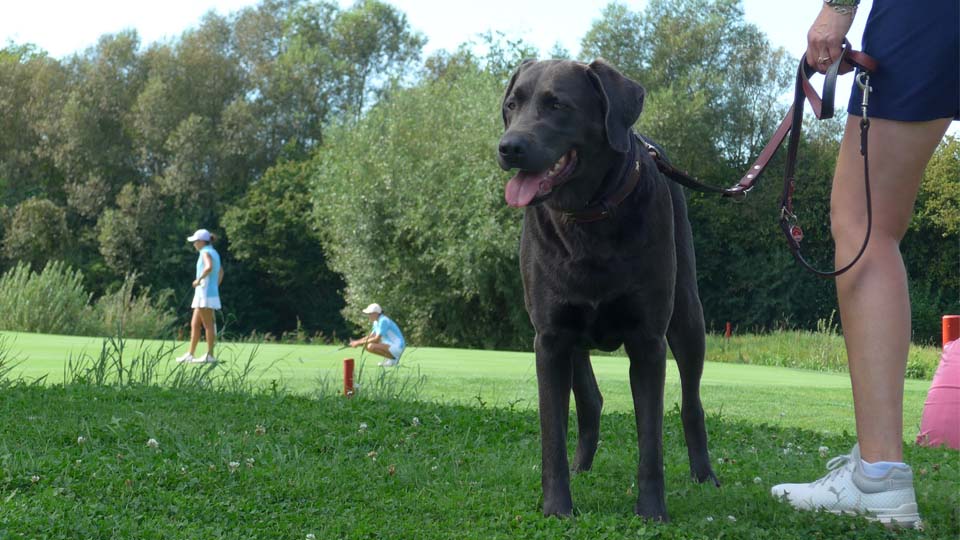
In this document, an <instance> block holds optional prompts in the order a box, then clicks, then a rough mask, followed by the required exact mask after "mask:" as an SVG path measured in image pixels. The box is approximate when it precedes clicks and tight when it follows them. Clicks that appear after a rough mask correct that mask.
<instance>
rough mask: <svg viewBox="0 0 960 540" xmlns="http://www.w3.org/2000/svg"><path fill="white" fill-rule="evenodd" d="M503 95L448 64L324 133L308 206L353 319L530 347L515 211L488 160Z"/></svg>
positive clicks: (475, 342)
mask: <svg viewBox="0 0 960 540" xmlns="http://www.w3.org/2000/svg"><path fill="white" fill-rule="evenodd" d="M502 93H503V81H501V80H499V79H497V78H496V77H493V76H490V75H489V74H485V73H481V72H478V71H475V70H473V69H471V68H470V67H469V66H466V67H462V66H461V67H459V68H456V69H455V68H450V69H449V70H448V71H446V72H445V73H444V74H443V76H442V77H441V78H439V79H437V80H435V81H431V82H430V83H428V84H425V85H423V86H420V87H417V88H414V89H410V90H398V91H397V92H395V93H393V94H391V95H390V96H389V97H388V98H387V99H385V100H383V101H381V102H380V103H378V104H377V105H376V106H375V107H374V108H373V109H372V110H370V112H369V113H368V114H367V115H365V116H364V118H363V119H362V120H361V121H360V122H358V123H357V124H355V125H348V126H341V127H338V128H333V129H331V130H330V131H329V136H328V137H327V139H326V141H325V143H324V147H323V148H322V150H321V151H320V152H319V153H318V154H317V156H316V159H315V162H314V163H315V170H316V173H315V176H314V178H313V180H314V186H313V202H314V204H315V205H316V211H317V215H318V217H319V225H320V227H319V229H320V233H321V236H322V238H321V239H322V241H323V244H324V247H325V249H326V253H327V255H328V257H329V259H328V262H329V263H330V267H331V268H332V269H333V270H334V271H336V272H338V273H340V274H341V275H343V276H344V279H345V281H346V283H347V286H346V289H345V291H344V293H345V300H346V303H347V306H348V307H347V308H346V310H345V311H344V313H345V315H346V316H347V317H348V318H349V319H351V320H355V321H356V319H357V315H358V314H359V313H360V308H361V307H363V306H365V305H366V304H368V303H370V302H378V303H380V304H381V305H383V306H384V307H385V309H386V311H387V313H389V314H390V316H391V317H394V318H395V320H396V321H397V323H398V324H399V325H400V327H401V328H403V331H404V334H405V335H406V337H407V338H408V341H409V342H413V343H420V344H426V343H429V344H431V345H439V346H453V345H456V346H459V347H479V348H499V349H503V348H529V346H530V343H531V342H532V337H533V332H532V330H531V327H530V322H529V319H528V318H527V315H526V313H525V312H524V309H523V301H522V298H523V291H522V287H521V284H520V273H519V271H518V266H519V262H518V255H517V251H518V250H517V246H518V243H519V240H518V239H519V236H520V221H521V215H522V213H521V212H520V211H517V210H515V209H512V208H508V207H507V205H506V204H504V201H503V185H504V183H505V182H506V179H507V175H506V174H505V173H504V172H503V171H501V170H500V169H499V168H498V167H497V165H496V162H495V160H494V156H495V155H496V142H497V140H498V137H499V133H500V131H501V130H502V122H501V120H500V116H499V114H498V110H499V103H500V97H501V95H502ZM436 141H443V144H442V145H438V144H437V142H436Z"/></svg>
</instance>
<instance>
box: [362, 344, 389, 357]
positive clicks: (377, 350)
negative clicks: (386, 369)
mask: <svg viewBox="0 0 960 540" xmlns="http://www.w3.org/2000/svg"><path fill="white" fill-rule="evenodd" d="M367 351H368V352H372V353H373V354H375V355H377V356H382V357H384V358H388V359H390V360H393V354H392V353H391V352H390V346H389V345H387V344H386V343H367Z"/></svg>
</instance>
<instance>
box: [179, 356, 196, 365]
mask: <svg viewBox="0 0 960 540" xmlns="http://www.w3.org/2000/svg"><path fill="white" fill-rule="evenodd" d="M194 361H196V359H195V358H194V357H193V355H192V354H190V353H187V354H185V355H183V356H181V357H179V358H177V362H180V363H181V364H182V363H183V362H194Z"/></svg>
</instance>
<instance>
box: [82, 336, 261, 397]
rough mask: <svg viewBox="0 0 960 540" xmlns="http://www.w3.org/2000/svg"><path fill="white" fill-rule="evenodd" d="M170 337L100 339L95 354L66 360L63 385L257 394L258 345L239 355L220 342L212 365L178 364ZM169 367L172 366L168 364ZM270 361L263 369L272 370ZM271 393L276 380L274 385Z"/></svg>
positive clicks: (174, 345) (174, 346)
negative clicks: (135, 343) (132, 342)
mask: <svg viewBox="0 0 960 540" xmlns="http://www.w3.org/2000/svg"><path fill="white" fill-rule="evenodd" d="M175 348H176V344H175V343H174V342H168V343H162V344H161V345H160V346H159V347H155V346H147V344H145V343H143V342H141V344H140V346H139V347H137V348H135V349H132V348H131V347H130V346H129V342H128V340H126V339H124V338H123V337H120V336H117V337H111V338H107V339H105V340H104V341H103V344H102V345H101V347H100V352H99V353H98V354H97V355H89V354H81V355H78V356H76V357H74V356H71V357H70V358H68V359H67V364H66V365H65V366H64V377H63V381H64V384H66V385H81V386H111V387H119V388H129V387H144V386H158V387H164V388H173V389H187V388H189V389H203V390H214V391H222V392H236V393H242V392H247V393H256V392H257V391H259V390H260V388H259V387H258V386H256V385H254V383H253V381H254V380H255V379H256V378H257V377H256V375H258V374H256V373H255V367H254V366H255V364H256V363H255V359H256V355H257V352H258V348H257V347H254V348H252V349H248V350H247V352H246V355H245V356H243V357H241V356H238V355H236V354H231V351H230V350H229V349H228V348H227V347H224V346H221V349H220V351H221V352H220V354H218V357H219V358H220V360H221V361H220V362H217V363H215V364H200V365H197V364H176V363H175V361H174V350H175ZM171 365H172V366H173V368H172V369H170V368H168V366H171ZM272 368H273V365H272V364H270V365H268V366H267V367H266V368H264V371H266V370H270V369H272ZM273 390H274V393H276V392H277V385H276V384H274V389H273Z"/></svg>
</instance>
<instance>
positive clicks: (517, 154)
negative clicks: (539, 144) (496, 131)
mask: <svg viewBox="0 0 960 540" xmlns="http://www.w3.org/2000/svg"><path fill="white" fill-rule="evenodd" d="M526 153H527V141H526V139H524V138H523V137H521V136H519V135H516V134H510V133H508V134H506V135H504V136H503V137H502V138H501V139H500V157H501V158H503V159H504V160H505V161H507V162H515V161H517V160H519V159H522V158H523V157H524V156H525V155H526Z"/></svg>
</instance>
